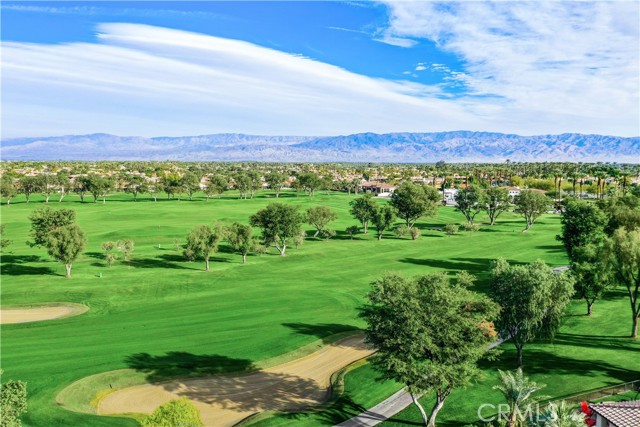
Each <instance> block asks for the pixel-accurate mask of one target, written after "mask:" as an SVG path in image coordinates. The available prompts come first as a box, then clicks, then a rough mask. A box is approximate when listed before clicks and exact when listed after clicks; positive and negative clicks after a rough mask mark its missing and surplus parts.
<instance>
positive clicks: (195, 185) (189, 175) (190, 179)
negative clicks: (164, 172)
mask: <svg viewBox="0 0 640 427" xmlns="http://www.w3.org/2000/svg"><path fill="white" fill-rule="evenodd" d="M180 187H182V189H183V190H184V191H185V192H186V193H187V194H188V195H189V200H193V195H194V194H195V193H196V192H198V191H200V177H198V175H196V174H195V173H193V172H185V174H184V175H182V178H180Z"/></svg>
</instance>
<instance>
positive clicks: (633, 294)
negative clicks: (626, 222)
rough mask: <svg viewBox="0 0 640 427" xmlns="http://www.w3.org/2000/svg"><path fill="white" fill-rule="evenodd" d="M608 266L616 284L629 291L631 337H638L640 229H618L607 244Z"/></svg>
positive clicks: (639, 317)
mask: <svg viewBox="0 0 640 427" xmlns="http://www.w3.org/2000/svg"><path fill="white" fill-rule="evenodd" d="M606 251H607V257H606V261H605V262H606V265H607V267H608V268H609V271H611V272H612V274H613V276H614V280H615V282H617V283H618V284H620V285H622V286H624V287H625V288H626V289H627V295H628V296H629V304H630V305H631V316H632V324H631V337H632V338H637V337H638V319H640V228H638V229H635V230H632V231H627V230H625V228H624V227H620V228H618V229H617V230H616V231H615V232H614V233H613V236H612V237H611V239H608V241H607V244H606Z"/></svg>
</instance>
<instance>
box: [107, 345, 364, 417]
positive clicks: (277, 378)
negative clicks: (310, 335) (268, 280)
mask: <svg viewBox="0 0 640 427" xmlns="http://www.w3.org/2000/svg"><path fill="white" fill-rule="evenodd" d="M371 353H373V351H372V350H371V349H369V348H368V347H367V346H366V345H365V344H364V338H363V337H362V336H355V337H349V338H345V339H343V340H340V341H337V342H335V343H333V344H331V345H328V346H326V347H324V348H322V349H321V350H319V351H316V352H315V353H312V354H310V355H308V356H305V357H303V358H300V359H297V360H294V361H291V362H288V363H284V364H282V365H278V366H274V367H271V368H268V369H264V370H262V371H259V372H256V373H252V374H247V375H236V376H230V375H229V376H226V375H225V376H222V375H221V376H216V377H210V378H202V379H185V380H176V381H170V382H165V383H158V384H144V385H139V386H134V387H128V388H125V389H122V390H118V391H115V392H113V393H110V394H108V395H106V396H105V397H104V398H103V399H102V400H100V402H99V403H98V414H101V415H107V414H126V413H151V412H153V410H154V409H156V408H157V407H158V406H160V405H162V404H164V403H166V402H168V401H169V400H172V399H177V398H178V397H182V396H185V397H188V398H189V399H191V400H192V401H193V403H194V405H195V406H196V407H197V408H198V409H199V410H200V414H201V415H202V420H203V421H204V425H205V426H206V427H226V426H233V425H234V424H237V423H238V422H240V421H241V420H242V419H244V418H246V417H248V416H250V415H252V414H255V413H257V412H262V411H267V410H275V411H284V412H298V411H301V410H304V409H307V408H309V407H312V406H317V405H320V404H322V403H323V402H325V401H326V400H327V399H328V398H329V395H330V383H331V375H332V374H333V373H334V372H336V371H338V370H340V369H341V368H343V367H345V366H347V365H349V364H351V363H353V362H355V361H356V360H359V359H362V358H363V357H366V356H369V355H370V354H371Z"/></svg>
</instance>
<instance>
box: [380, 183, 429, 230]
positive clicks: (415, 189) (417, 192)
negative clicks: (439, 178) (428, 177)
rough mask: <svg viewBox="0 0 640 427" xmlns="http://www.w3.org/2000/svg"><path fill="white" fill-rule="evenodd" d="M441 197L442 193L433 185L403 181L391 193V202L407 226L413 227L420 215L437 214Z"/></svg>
mask: <svg viewBox="0 0 640 427" xmlns="http://www.w3.org/2000/svg"><path fill="white" fill-rule="evenodd" d="M440 199H441V197H440V194H439V193H438V192H437V191H436V190H435V189H434V188H432V187H427V186H424V185H420V184H413V183H411V182H403V183H402V184H400V186H399V187H398V188H397V189H396V191H394V193H393V194H392V195H391V202H390V203H391V206H393V207H394V208H395V209H396V211H397V212H398V216H399V217H400V218H402V219H403V220H404V221H405V223H406V225H407V227H413V225H414V224H415V223H416V221H417V220H418V219H419V218H420V217H423V216H428V215H435V214H436V212H437V211H438V204H437V202H438V201H439V200H440Z"/></svg>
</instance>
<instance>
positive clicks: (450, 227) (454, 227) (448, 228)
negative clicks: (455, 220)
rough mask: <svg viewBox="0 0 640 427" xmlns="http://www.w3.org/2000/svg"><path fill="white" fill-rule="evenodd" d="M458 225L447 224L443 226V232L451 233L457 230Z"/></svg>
mask: <svg viewBox="0 0 640 427" xmlns="http://www.w3.org/2000/svg"><path fill="white" fill-rule="evenodd" d="M458 229H459V227H458V226H457V225H456V224H447V225H445V226H444V232H445V233H447V234H448V235H450V236H451V235H453V234H456V233H457V232H458Z"/></svg>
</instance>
